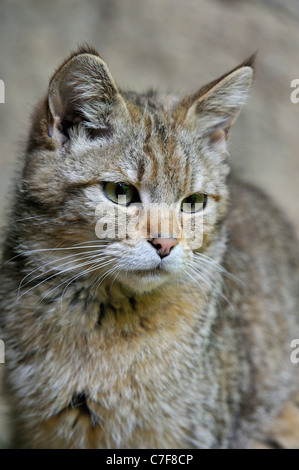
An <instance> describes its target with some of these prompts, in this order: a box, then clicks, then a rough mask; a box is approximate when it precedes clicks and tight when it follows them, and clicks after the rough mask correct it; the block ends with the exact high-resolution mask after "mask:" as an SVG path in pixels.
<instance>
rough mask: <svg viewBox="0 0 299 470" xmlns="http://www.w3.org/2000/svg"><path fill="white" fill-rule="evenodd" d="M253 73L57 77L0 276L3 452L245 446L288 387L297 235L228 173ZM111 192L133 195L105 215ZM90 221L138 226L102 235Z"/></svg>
mask: <svg viewBox="0 0 299 470" xmlns="http://www.w3.org/2000/svg"><path fill="white" fill-rule="evenodd" d="M252 76H253V59H252V58H250V59H249V60H248V61H247V62H244V63H242V64H241V65H240V66H239V67H237V68H235V69H234V70H233V71H231V72H229V73H228V74H226V75H224V76H222V77H221V78H220V79H218V80H216V81H214V82H212V83H211V84H209V85H207V86H205V87H203V88H201V89H200V90H199V91H198V92H196V93H194V94H190V95H189V96H187V97H183V98H178V97H177V96H175V95H162V94H159V93H156V92H153V91H151V92H149V93H147V94H136V93H134V92H123V91H122V90H120V89H119V88H118V86H117V85H116V83H115V81H114V79H113V77H112V76H111V73H110V71H109V69H108V67H107V65H106V64H105V63H104V62H103V60H102V59H101V58H100V57H99V55H98V54H97V52H96V51H95V50H93V49H91V48H88V47H84V48H81V49H80V50H78V51H76V52H75V53H74V54H72V55H71V56H70V57H69V58H68V59H67V60H66V61H65V62H64V63H63V64H62V65H61V67H59V68H58V70H57V71H56V72H55V73H54V75H53V77H52V79H51V80H50V85H49V90H48V94H47V96H46V98H45V99H44V100H43V101H42V102H41V104H39V106H38V107H37V108H36V111H35V114H34V116H33V120H32V129H31V132H30V136H29V140H28V145H27V150H26V153H25V157H24V167H23V170H22V174H21V176H20V178H19V180H18V184H17V187H16V193H15V202H14V207H13V210H12V217H11V221H10V224H9V227H8V231H7V238H6V243H5V246H4V265H3V267H2V271H1V282H0V284H1V286H0V292H1V315H0V325H1V331H0V333H1V338H3V339H4V340H5V346H6V360H7V363H6V372H7V374H6V376H7V379H6V381H7V390H8V394H9V397H10V403H11V409H12V421H13V422H14V423H15V426H14V441H13V443H12V445H13V446H17V447H29V448H45V447H49V448H58V447H59V448H192V447H200V448H231V447H234V448H240V447H249V446H251V445H252V442H253V440H254V439H255V438H257V437H258V436H259V435H261V436H262V434H263V432H264V431H265V428H266V427H267V425H268V423H270V421H271V419H272V418H273V417H274V416H276V415H277V414H278V413H279V411H280V409H281V407H282V406H283V403H284V402H285V401H286V400H287V399H288V398H289V396H290V395H291V394H292V392H293V391H294V390H296V387H298V380H297V378H298V377H297V376H295V374H294V369H293V368H292V364H291V362H290V360H289V349H288V348H289V342H290V340H291V339H292V338H293V337H294V335H295V336H296V334H297V337H298V335H299V330H298V317H296V314H297V313H298V293H297V289H296V281H297V280H298V262H297V259H295V256H294V253H296V249H297V245H296V241H295V240H294V239H293V236H292V231H291V229H289V228H288V224H287V223H286V222H285V221H284V219H283V217H282V216H281V214H280V213H279V212H278V211H277V209H276V208H275V207H274V206H273V204H272V203H271V202H270V201H269V200H268V199H267V197H265V196H264V195H263V194H262V193H261V192H259V191H258V190H256V189H255V188H252V187H250V186H248V185H246V184H245V183H241V182H239V181H238V180H237V179H236V178H235V177H234V176H229V172H230V162H229V155H228V151H227V140H228V134H229V129H230V126H231V125H232V123H233V122H234V120H235V119H236V117H237V115H238V113H239V111H240V108H241V106H242V105H243V103H244V101H245V99H246V96H247V93H248V88H249V87H250V84H251V81H252ZM107 182H112V183H119V182H122V183H126V184H130V185H133V186H134V187H135V189H136V191H138V194H139V197H140V200H139V201H137V202H135V203H133V204H130V205H128V206H121V207H117V209H118V210H119V212H118V213H117V215H116V216H115V210H116V204H115V203H114V202H112V201H111V200H109V199H108V198H107V194H106V193H105V183H107ZM196 193H200V194H205V195H206V201H207V203H206V205H205V207H204V209H203V210H202V211H199V212H198V213H196V214H193V215H192V223H193V224H196V222H197V221H198V220H199V218H200V217H203V238H202V242H201V241H198V245H194V244H193V245H192V246H191V245H190V239H189V238H188V233H186V232H184V231H183V230H182V227H184V224H186V223H187V221H188V220H191V219H190V218H191V215H190V214H187V213H184V212H181V211H180V205H181V202H182V201H183V200H184V199H185V198H187V197H188V196H190V195H192V194H196ZM151 205H153V207H154V208H153V209H151V211H150V213H149V212H147V211H146V209H147V208H149V207H152V206H151ZM170 208H171V209H170ZM162 209H163V210H162ZM160 210H161V211H162V212H161V213H162V218H161V217H160V215H161V213H160V214H159V211H160ZM170 213H171V214H172V216H173V217H172V220H171V223H170V225H169V227H168V228H169V231H170V233H168V235H167V236H169V237H173V238H176V239H177V245H176V246H175V247H174V248H173V249H172V251H171V253H170V254H169V256H167V257H165V258H163V259H162V260H160V258H159V257H158V255H157V252H156V250H155V248H154V247H153V244H152V243H149V242H151V240H152V238H153V237H155V238H159V237H160V238H163V233H164V228H165V222H166V220H167V218H168V216H169V214H170ZM103 217H104V219H102V218H103ZM115 217H116V219H115ZM159 217H160V219H159ZM188 218H189V219H188ZM99 220H100V222H101V220H104V222H105V223H103V226H104V225H105V224H106V225H105V226H106V227H110V226H112V225H113V223H114V222H116V225H117V230H120V229H121V220H122V221H123V220H126V222H127V223H128V224H129V223H130V222H132V221H134V220H137V222H138V223H136V224H135V225H134V227H135V228H134V231H133V232H132V233H131V232H130V233H129V232H128V233H126V236H124V237H122V238H121V239H118V238H117V237H114V238H109V239H105V240H103V239H99V238H98V237H97V236H96V233H95V227H96V226H97V223H98V222H99ZM153 220H157V221H158V222H157V224H156V225H155V230H156V232H155V233H154V235H153V234H152V233H151V232H150V229H151V223H152V221H153ZM190 227H191V228H192V224H191V225H190ZM191 228H190V230H191ZM164 236H165V235H164ZM196 243H197V242H196Z"/></svg>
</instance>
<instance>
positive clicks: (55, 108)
mask: <svg viewBox="0 0 299 470" xmlns="http://www.w3.org/2000/svg"><path fill="white" fill-rule="evenodd" d="M126 113H127V108H126V105H125V103H124V101H123V98H122V97H121V95H120V93H119V91H118V88H117V86H116V84H115V82H114V80H113V77H112V76H111V74H110V71H109V69H108V67H107V65H106V64H105V62H104V61H103V60H102V59H101V58H100V57H99V55H98V54H97V52H96V51H94V50H92V49H89V48H84V49H81V50H79V51H78V52H77V53H75V54H73V55H72V56H71V57H70V58H69V59H67V60H66V61H65V62H64V63H63V64H62V66H61V67H59V68H58V70H57V71H56V72H55V73H54V75H53V77H52V79H51V80H50V85H49V92H48V134H49V137H50V138H51V139H53V140H54V141H56V142H57V143H58V145H59V146H66V144H67V143H68V142H69V141H70V140H71V138H72V133H73V130H74V128H76V126H78V125H80V124H81V125H82V126H83V127H84V129H85V130H86V133H87V135H89V136H93V137H95V136H96V137H107V136H109V135H110V134H111V132H112V126H113V117H114V116H115V115H116V114H117V116H120V115H122V114H123V115H126Z"/></svg>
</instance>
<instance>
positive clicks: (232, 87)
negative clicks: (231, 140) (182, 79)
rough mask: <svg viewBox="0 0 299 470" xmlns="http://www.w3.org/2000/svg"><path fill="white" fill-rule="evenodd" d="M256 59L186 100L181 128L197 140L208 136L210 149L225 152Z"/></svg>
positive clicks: (245, 96)
mask: <svg viewBox="0 0 299 470" xmlns="http://www.w3.org/2000/svg"><path fill="white" fill-rule="evenodd" d="M254 58H255V55H253V56H251V57H250V58H249V59H248V60H247V61H245V62H243V63H242V64H241V65H239V66H238V67H236V68H235V69H234V70H232V71H231V72H229V73H227V74H225V75H223V76H222V77H220V78H219V79H218V80H215V81H214V82H211V83H209V84H208V85H206V86H204V87H203V88H201V89H200V90H199V91H198V92H197V93H196V94H195V95H193V96H189V97H188V98H187V99H185V101H183V105H184V106H185V109H186V108H187V111H186V112H185V115H184V119H183V124H184V125H185V126H186V127H188V128H192V129H195V130H196V132H198V135H199V137H201V136H208V137H209V141H210V144H211V146H212V147H213V148H215V149H216V150H218V151H220V152H225V151H226V139H227V135H228V132H229V129H230V127H231V125H232V124H233V122H234V121H235V120H236V118H237V116H238V114H239V112H240V109H241V107H242V105H243V104H244V102H245V100H246V98H247V95H248V91H249V88H250V85H251V82H252V79H253V74H254V68H253V63H254Z"/></svg>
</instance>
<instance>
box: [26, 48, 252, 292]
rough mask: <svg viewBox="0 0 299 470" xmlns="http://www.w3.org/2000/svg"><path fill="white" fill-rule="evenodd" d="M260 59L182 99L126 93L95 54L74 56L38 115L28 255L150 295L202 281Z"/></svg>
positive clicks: (29, 166) (29, 176) (29, 162)
mask: <svg viewBox="0 0 299 470" xmlns="http://www.w3.org/2000/svg"><path fill="white" fill-rule="evenodd" d="M252 62H253V60H252V59H249V60H248V61H246V62H244V63H242V64H241V65H240V66H238V67H237V68H235V69H234V70H233V71H231V72H229V73H227V74H226V75H223V76H222V77H221V78H220V79H218V80H215V81H214V82H212V83H210V84H208V85H206V86H204V87H202V88H201V89H200V90H199V91H197V92H196V93H194V94H190V95H188V96H185V97H183V98H182V99H179V98H177V97H175V96H172V95H162V94H158V93H154V92H151V93H148V94H138V93H134V92H126V93H125V92H122V91H120V90H119V88H118V87H117V85H116V83H115V81H114V79H113V78H112V76H111V74H110V71H109V69H108V67H107V65H106V64H105V62H104V61H103V60H102V59H101V58H100V57H99V55H98V54H97V52H96V51H94V50H93V49H90V48H85V49H80V50H79V51H77V52H76V53H75V54H73V55H72V56H71V57H70V58H68V59H67V60H66V61H65V62H64V63H63V64H62V66H61V67H59V68H58V70H57V71H56V72H55V74H54V75H53V77H52V79H51V81H50V85H49V90H48V95H47V97H46V99H45V100H44V101H43V102H42V103H41V105H40V106H39V107H38V108H37V110H36V113H35V115H34V117H33V126H32V131H31V134H30V139H29V143H28V151H27V155H26V163H25V167H24V178H23V182H22V185H21V187H20V191H19V196H20V197H21V199H22V210H23V214H22V216H23V225H22V230H23V232H24V233H25V237H26V243H27V245H26V248H27V251H28V250H31V255H33V254H34V253H35V252H36V253H38V256H39V260H40V257H42V259H43V262H44V263H45V264H46V263H48V266H49V265H50V266H51V269H54V266H55V268H56V269H57V272H58V271H59V272H60V273H61V274H65V273H66V272H67V273H69V272H70V269H69V265H70V263H72V264H71V267H72V271H71V272H72V273H73V272H74V273H75V275H76V273H80V272H81V273H82V275H94V276H98V278H99V280H101V279H103V278H106V280H107V279H117V280H118V281H120V282H121V283H122V284H125V285H126V286H128V287H131V288H132V289H134V290H136V291H139V292H140V291H148V290H151V289H153V288H155V287H158V286H160V285H162V284H164V283H165V282H167V281H170V280H171V279H174V278H177V277H180V276H181V275H182V274H184V273H185V274H186V275H187V274H188V275H189V276H191V277H192V276H194V275H195V272H196V269H197V264H196V263H197V258H196V256H197V255H198V254H201V255H202V259H203V257H204V256H207V255H208V256H212V258H213V251H211V246H212V245H213V243H214V244H215V243H216V242H217V240H218V239H219V231H220V230H221V221H222V219H223V217H224V214H225V211H226V206H227V200H228V188H227V183H226V177H227V174H228V172H229V162H228V152H227V138H228V133H229V129H230V126H231V125H232V123H233V122H234V120H235V119H236V117H237V115H238V112H239V110H240V108H241V106H242V104H243V103H244V101H245V99H246V96H247V92H248V88H249V86H250V84H251V81H252V76H253V67H252ZM29 217H30V219H29ZM25 219H26V220H25ZM28 220H29V222H28ZM28 223H30V230H28ZM26 224H27V225H26ZM67 250H69V251H67ZM72 250H73V251H72ZM71 255H73V258H72V257H71ZM67 256H68V259H67ZM51 263H52V264H51Z"/></svg>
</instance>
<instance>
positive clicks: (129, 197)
mask: <svg viewBox="0 0 299 470" xmlns="http://www.w3.org/2000/svg"><path fill="white" fill-rule="evenodd" d="M104 193H105V195H106V197H107V198H108V199H110V201H112V202H115V203H116V204H121V205H124V206H128V205H129V204H131V203H132V202H140V197H139V194H138V191H137V189H136V188H135V187H134V186H132V185H131V184H126V183H110V182H108V183H104Z"/></svg>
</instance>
